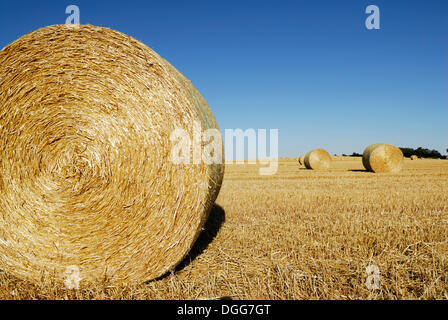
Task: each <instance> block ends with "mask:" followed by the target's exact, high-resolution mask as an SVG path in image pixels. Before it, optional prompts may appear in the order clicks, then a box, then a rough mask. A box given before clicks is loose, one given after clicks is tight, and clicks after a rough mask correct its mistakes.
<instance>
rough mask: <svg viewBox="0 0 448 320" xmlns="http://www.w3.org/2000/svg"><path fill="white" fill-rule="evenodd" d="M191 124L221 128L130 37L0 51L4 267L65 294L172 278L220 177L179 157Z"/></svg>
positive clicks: (85, 37)
mask: <svg viewBox="0 0 448 320" xmlns="http://www.w3.org/2000/svg"><path fill="white" fill-rule="evenodd" d="M194 122H199V123H200V124H201V126H202V129H203V130H205V129H211V128H213V129H218V125H217V123H216V120H215V118H214V117H213V114H212V112H211V110H210V109H209V107H208V105H207V103H206V102H205V101H204V99H203V98H202V96H201V95H200V94H199V92H198V91H196V90H195V89H194V87H193V86H192V85H191V83H190V82H189V81H188V80H187V79H186V78H185V77H184V76H183V75H182V74H180V73H179V72H178V71H177V70H176V69H175V68H174V67H172V66H171V65H170V64H169V63H168V62H166V61H165V60H164V59H162V58H161V57H160V56H159V55H157V54H156V53H155V52H154V51H153V50H151V49H150V48H148V47H147V46H145V45H144V44H142V43H141V42H139V41H137V40H135V39H133V38H131V37H129V36H127V35H125V34H123V33H120V32H117V31H113V30H110V29H106V28H101V27H94V26H90V25H85V26H80V28H79V29H69V28H67V27H66V26H65V25H57V26H50V27H46V28H43V29H39V30H37V31H34V32H31V33H29V34H27V35H25V36H23V37H22V38H20V39H18V40H17V41H15V42H13V43H12V44H10V45H8V46H7V47H6V48H4V49H3V50H2V51H0V269H2V270H4V271H6V272H8V273H11V274H13V275H15V276H17V277H20V278H24V279H28V280H30V281H32V282H39V280H40V279H41V277H45V276H49V277H51V278H52V279H55V281H57V282H60V283H66V285H67V283H71V284H70V286H71V287H73V286H74V287H76V285H73V283H72V281H74V282H80V283H81V286H83V285H88V284H89V283H91V282H98V281H106V282H108V283H117V284H131V283H141V282H144V281H147V280H151V279H155V278H157V277H159V276H161V275H163V274H165V273H166V272H167V271H169V270H173V268H174V267H175V266H176V265H177V264H178V263H179V262H180V261H182V259H183V258H184V257H185V256H186V255H187V254H188V252H189V250H190V249H191V247H192V245H193V244H194V242H195V240H196V238H197V237H198V235H199V233H200V231H201V229H202V227H203V225H204V222H205V220H206V219H207V216H208V213H209V211H210V210H211V208H212V206H213V203H214V201H215V199H216V197H217V195H218V192H219V189H220V186H221V182H222V178H223V173H224V166H223V165H222V164H211V165H207V164H205V163H204V162H203V161H202V162H201V163H200V164H194V165H193V164H191V165H189V164H181V165H179V164H174V162H173V161H171V158H170V151H171V147H172V145H173V143H172V142H171V141H170V134H171V133H172V132H173V130H174V129H176V128H182V129H184V130H185V131H186V132H188V134H189V135H190V137H191V136H192V133H193V127H194V126H193V123H194ZM204 144H205V143H204ZM73 275H75V277H73Z"/></svg>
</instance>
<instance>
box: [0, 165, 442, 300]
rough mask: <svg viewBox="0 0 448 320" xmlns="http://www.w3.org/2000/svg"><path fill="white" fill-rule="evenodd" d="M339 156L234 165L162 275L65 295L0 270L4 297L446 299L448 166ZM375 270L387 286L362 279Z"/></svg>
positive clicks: (0, 293)
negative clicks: (190, 240)
mask: <svg viewBox="0 0 448 320" xmlns="http://www.w3.org/2000/svg"><path fill="white" fill-rule="evenodd" d="M340 159H341V158H339V157H335V158H333V163H332V168H331V169H330V170H329V171H324V172H320V171H311V170H306V169H305V168H301V167H299V166H297V159H289V160H288V159H282V160H281V162H280V165H279V171H278V173H277V174H276V175H274V176H268V177H266V176H259V175H258V169H259V167H258V166H256V165H227V166H226V175H225V178H224V183H223V187H222V190H221V193H220V195H219V197H218V200H217V205H216V206H215V208H214V210H213V212H212V214H211V216H210V218H209V220H208V222H207V225H206V230H205V231H203V232H202V234H201V236H200V238H199V240H198V242H197V243H196V245H195V247H194V249H193V251H192V252H191V253H190V257H189V258H188V259H187V260H185V261H184V263H183V264H182V265H181V266H179V267H178V269H177V271H176V272H174V273H171V274H168V275H166V276H165V277H163V278H162V279H159V280H157V281H152V282H150V283H148V284H144V285H139V286H135V287H108V286H102V287H97V288H91V289H84V290H80V291H67V290H65V289H64V288H62V287H61V286H59V285H56V286H55V285H53V284H52V283H51V282H46V281H45V280H43V282H42V284H41V285H38V286H34V285H32V284H30V283H28V282H25V281H21V280H17V279H15V278H13V277H11V276H9V275H7V274H5V273H0V298H1V299H215V298H216V299H217V298H220V297H223V296H230V297H232V298H233V299H359V298H362V299H448V192H447V190H448V161H446V160H424V161H411V160H409V159H406V160H405V161H404V166H403V170H402V171H401V172H399V173H396V174H393V173H392V174H391V173H387V174H383V173H379V174H374V173H370V172H366V171H365V170H364V169H363V165H362V161H361V158H358V159H356V158H351V159H348V160H340ZM369 265H376V266H378V268H379V271H380V281H381V288H380V289H379V290H376V291H373V290H369V289H368V288H367V287H366V285H365V282H366V279H367V277H368V275H367V273H366V267H367V266H369Z"/></svg>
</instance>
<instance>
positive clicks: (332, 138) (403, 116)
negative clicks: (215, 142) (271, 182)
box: [0, 0, 448, 156]
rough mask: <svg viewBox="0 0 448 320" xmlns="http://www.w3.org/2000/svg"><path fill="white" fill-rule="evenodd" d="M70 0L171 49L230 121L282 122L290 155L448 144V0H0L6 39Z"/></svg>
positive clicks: (172, 57)
mask: <svg viewBox="0 0 448 320" xmlns="http://www.w3.org/2000/svg"><path fill="white" fill-rule="evenodd" d="M70 4H75V5H77V6H79V8H80V10H81V23H82V24H86V23H89V24H94V25H99V26H105V27H110V28H113V29H116V30H119V31H121V32H124V33H126V34H129V35H131V36H133V37H135V38H137V39H138V40H140V41H142V42H144V43H145V44H146V45H148V46H149V47H151V48H152V49H154V50H155V51H156V52H158V53H159V54H160V55H161V56H162V57H164V58H165V59H167V60H168V61H170V62H171V63H172V64H173V65H174V66H175V67H176V68H178V69H179V70H180V71H181V72H182V73H183V74H185V75H186V76H187V77H188V78H189V79H190V80H191V81H192V82H193V84H194V85H195V86H196V88H197V89H198V90H199V91H200V92H201V93H202V95H203V96H204V97H205V99H206V100H207V102H208V103H209V105H210V106H211V108H212V110H213V112H214V114H215V116H216V118H217V120H218V123H219V125H220V127H221V129H225V128H242V129H247V128H255V129H257V128H266V129H270V128H278V129H279V140H280V142H279V152H280V156H297V155H299V154H302V153H304V152H306V151H308V150H309V149H312V148H317V147H323V148H326V149H327V150H328V151H329V152H330V153H332V154H335V153H337V154H341V153H352V152H354V151H355V152H362V151H363V150H364V148H365V147H366V146H367V145H369V144H371V143H376V142H387V143H392V144H395V145H398V146H403V147H405V146H406V147H418V146H423V147H429V148H434V149H437V150H439V151H441V152H443V153H446V152H445V149H447V148H448V127H447V123H448V1H444V0H440V1H423V0H421V1H400V0H387V1H379V0H370V1H363V0H352V1H350V0H346V1H342V0H341V1H333V0H327V1H323V0H316V1H299V0H295V1H281V0H278V1H263V0H256V1H252V0H240V1H212V0H210V1H197V0H190V1H94V0H89V1H61V0H58V1H5V0H0V47H4V46H6V45H7V44H9V43H10V42H12V41H14V40H15V39H17V38H19V37H20V36H22V35H24V34H26V33H28V32H29V31H31V30H34V29H37V28H40V27H44V26H47V25H52V24H62V23H64V22H65V19H66V17H67V15H66V13H65V8H66V7H67V6H68V5H70ZM370 4H374V5H377V6H378V7H379V8H380V12H381V29H380V30H367V29H366V27H365V19H366V18H367V16H368V15H367V14H365V9H366V7H367V6H368V5H370Z"/></svg>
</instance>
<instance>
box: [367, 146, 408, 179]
mask: <svg viewBox="0 0 448 320" xmlns="http://www.w3.org/2000/svg"><path fill="white" fill-rule="evenodd" d="M362 163H363V164H364V167H365V168H366V170H368V171H372V172H378V173H379V172H393V173H395V172H399V171H400V170H401V169H402V167H403V152H402V151H401V150H400V149H399V148H397V147H395V146H393V145H390V144H384V143H377V144H373V145H370V146H368V147H367V148H366V149H365V150H364V154H363V158H362Z"/></svg>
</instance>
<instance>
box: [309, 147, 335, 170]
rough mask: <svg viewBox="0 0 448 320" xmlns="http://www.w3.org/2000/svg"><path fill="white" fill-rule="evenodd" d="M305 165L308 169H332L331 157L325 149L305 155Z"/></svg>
mask: <svg viewBox="0 0 448 320" xmlns="http://www.w3.org/2000/svg"><path fill="white" fill-rule="evenodd" d="M304 163H305V167H306V168H307V169H313V170H328V169H330V167H331V156H330V154H329V153H328V152H327V151H326V150H324V149H315V150H312V151H310V152H308V153H307V154H306V155H305V159H304Z"/></svg>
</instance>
